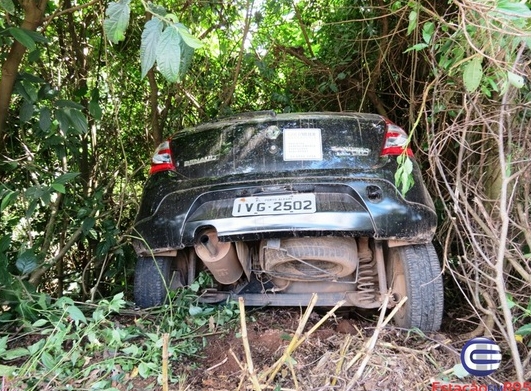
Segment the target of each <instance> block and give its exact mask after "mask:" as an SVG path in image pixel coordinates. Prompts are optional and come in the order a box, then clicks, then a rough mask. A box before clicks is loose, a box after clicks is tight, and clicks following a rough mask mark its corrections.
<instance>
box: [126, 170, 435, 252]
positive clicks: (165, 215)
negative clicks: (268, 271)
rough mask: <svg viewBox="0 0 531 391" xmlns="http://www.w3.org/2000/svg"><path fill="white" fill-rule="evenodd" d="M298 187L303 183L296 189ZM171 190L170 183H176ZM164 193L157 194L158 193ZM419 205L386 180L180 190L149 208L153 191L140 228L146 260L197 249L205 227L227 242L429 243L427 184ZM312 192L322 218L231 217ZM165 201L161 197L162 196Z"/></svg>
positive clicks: (289, 181)
mask: <svg viewBox="0 0 531 391" xmlns="http://www.w3.org/2000/svg"><path fill="white" fill-rule="evenodd" d="M297 181H298V183H296V182H297ZM169 186H171V184H169ZM155 191H158V192H160V187H153V190H151V192H155ZM412 191H414V192H415V193H414V195H413V199H414V201H411V200H406V199H404V198H403V197H402V196H401V195H400V194H399V193H398V192H397V190H396V188H395V187H394V185H393V184H392V183H390V182H389V181H387V180H385V179H378V178H364V179H356V180H353V178H349V177H342V178H340V177H334V178H323V177H315V178H310V177H305V178H283V179H281V180H275V182H274V184H271V181H270V182H269V183H267V181H264V180H262V181H260V182H259V183H253V182H248V183H245V184H244V183H230V184H224V185H216V186H200V187H194V188H191V189H185V190H184V189H183V190H179V189H175V190H172V191H169V192H165V193H164V194H166V195H165V196H164V197H163V198H162V199H161V200H160V201H159V202H156V203H155V204H154V203H153V202H152V203H151V204H150V205H151V207H150V208H148V207H147V206H146V205H144V204H146V200H152V199H154V198H156V194H150V190H149V187H148V188H146V192H145V194H144V201H143V207H142V208H141V211H140V214H139V216H138V218H137V222H136V224H135V229H136V231H137V234H138V236H139V239H136V240H134V241H133V244H134V247H135V250H136V252H137V253H138V254H139V255H146V254H150V253H157V252H161V251H168V250H172V249H180V248H183V247H188V246H192V245H193V243H194V241H195V238H196V235H197V234H198V233H199V232H200V231H201V230H203V229H204V228H206V227H209V228H210V227H213V228H215V229H216V230H217V233H218V236H219V238H220V240H222V241H241V240H258V239H263V238H271V237H290V236H323V235H344V236H368V237H374V238H376V239H380V240H401V241H406V242H411V243H425V242H429V241H430V240H431V239H432V237H433V234H434V232H435V228H436V215H435V212H434V209H433V206H432V205H433V204H432V201H431V199H430V198H429V196H428V195H427V192H426V191H425V189H424V186H423V185H422V182H420V181H416V185H415V188H414V189H412ZM290 192H297V193H301V192H302V193H304V192H311V193H314V194H315V195H316V202H317V211H316V212H315V213H308V214H282V215H259V216H242V217H234V216H232V206H233V202H234V199H235V198H238V197H245V196H250V195H269V194H280V193H283V194H287V193H290ZM159 194H160V193H159Z"/></svg>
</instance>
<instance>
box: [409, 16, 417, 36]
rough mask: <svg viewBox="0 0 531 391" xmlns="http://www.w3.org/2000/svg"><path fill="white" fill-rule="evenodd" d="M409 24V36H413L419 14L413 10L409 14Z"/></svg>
mask: <svg viewBox="0 0 531 391" xmlns="http://www.w3.org/2000/svg"><path fill="white" fill-rule="evenodd" d="M408 19H409V24H408V26H407V35H409V34H411V33H412V32H413V30H415V28H416V27H417V22H418V13H417V11H415V10H413V11H411V12H410V13H409V17H408Z"/></svg>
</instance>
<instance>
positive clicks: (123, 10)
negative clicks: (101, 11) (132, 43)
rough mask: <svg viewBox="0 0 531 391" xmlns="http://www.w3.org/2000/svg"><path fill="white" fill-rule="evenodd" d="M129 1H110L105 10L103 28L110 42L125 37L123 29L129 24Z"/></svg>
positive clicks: (121, 39)
mask: <svg viewBox="0 0 531 391" xmlns="http://www.w3.org/2000/svg"><path fill="white" fill-rule="evenodd" d="M130 2H131V0H119V1H118V2H111V3H109V5H108V7H107V10H106V11H105V16H106V18H105V20H104V21H103V30H104V31H105V35H107V37H108V38H109V41H111V42H112V43H118V42H120V41H123V40H124V39H125V30H127V27H128V26H129V17H130V14H131V9H130V8H129V3H130Z"/></svg>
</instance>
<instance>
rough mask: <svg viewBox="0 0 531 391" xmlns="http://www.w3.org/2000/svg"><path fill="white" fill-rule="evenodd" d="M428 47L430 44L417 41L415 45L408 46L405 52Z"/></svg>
mask: <svg viewBox="0 0 531 391" xmlns="http://www.w3.org/2000/svg"><path fill="white" fill-rule="evenodd" d="M427 47H428V44H426V43H417V44H416V45H413V46H411V47H409V48H407V49H406V50H405V51H404V53H407V52H411V51H413V50H414V51H416V52H418V51H420V50H422V49H426V48H427Z"/></svg>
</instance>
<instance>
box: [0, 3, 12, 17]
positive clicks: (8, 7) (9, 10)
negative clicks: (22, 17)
mask: <svg viewBox="0 0 531 391" xmlns="http://www.w3.org/2000/svg"><path fill="white" fill-rule="evenodd" d="M0 7H2V8H3V9H4V10H6V11H7V13H8V14H11V15H14V14H15V4H14V3H13V0H0Z"/></svg>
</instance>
